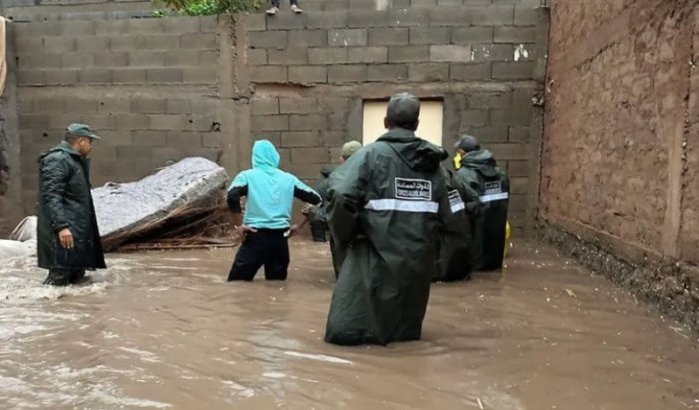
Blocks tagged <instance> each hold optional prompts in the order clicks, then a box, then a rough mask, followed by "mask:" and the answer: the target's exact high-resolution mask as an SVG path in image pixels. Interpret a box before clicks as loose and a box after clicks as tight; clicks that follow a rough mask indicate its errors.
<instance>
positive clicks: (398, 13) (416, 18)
mask: <svg viewBox="0 0 699 410" xmlns="http://www.w3.org/2000/svg"><path fill="white" fill-rule="evenodd" d="M429 13H430V10H428V9H424V8H407V9H391V10H389V12H388V15H387V16H386V26H387V27H421V26H428V25H429V21H430V20H429Z"/></svg>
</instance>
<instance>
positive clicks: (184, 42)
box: [180, 33, 218, 50]
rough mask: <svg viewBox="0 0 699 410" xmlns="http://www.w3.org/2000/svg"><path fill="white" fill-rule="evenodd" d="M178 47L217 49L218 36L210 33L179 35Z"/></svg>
mask: <svg viewBox="0 0 699 410" xmlns="http://www.w3.org/2000/svg"><path fill="white" fill-rule="evenodd" d="M180 47H182V48H196V49H197V50H205V49H208V50H216V49H218V38H217V37H216V35H215V34H210V33H190V34H183V35H182V36H181V37H180Z"/></svg>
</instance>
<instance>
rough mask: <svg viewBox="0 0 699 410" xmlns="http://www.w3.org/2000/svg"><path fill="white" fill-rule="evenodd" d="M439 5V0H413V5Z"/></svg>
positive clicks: (411, 3)
mask: <svg viewBox="0 0 699 410" xmlns="http://www.w3.org/2000/svg"><path fill="white" fill-rule="evenodd" d="M436 5H437V0H412V1H411V2H410V6H411V7H434V6H436Z"/></svg>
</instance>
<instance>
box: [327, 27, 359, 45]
mask: <svg viewBox="0 0 699 410" xmlns="http://www.w3.org/2000/svg"><path fill="white" fill-rule="evenodd" d="M367 43H368V34H367V30H366V29H333V30H328V45H329V46H331V47H358V46H366V45H367Z"/></svg>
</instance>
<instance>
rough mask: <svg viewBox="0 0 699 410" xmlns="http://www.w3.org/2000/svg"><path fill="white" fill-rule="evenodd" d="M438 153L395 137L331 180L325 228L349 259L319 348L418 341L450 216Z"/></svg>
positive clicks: (410, 137) (400, 132)
mask: <svg viewBox="0 0 699 410" xmlns="http://www.w3.org/2000/svg"><path fill="white" fill-rule="evenodd" d="M446 157H447V154H446V152H445V151H444V150H442V149H441V148H439V147H437V146H435V145H433V144H430V143H428V142H426V141H424V140H421V139H419V138H417V137H415V134H414V133H413V132H412V131H408V130H405V129H394V130H391V131H389V132H388V133H387V134H384V135H383V136H382V137H381V138H379V140H378V141H377V142H375V143H373V144H369V145H367V146H366V147H365V148H363V149H362V150H361V151H359V152H357V153H356V154H354V155H352V157H350V158H349V159H348V160H347V162H345V163H344V164H343V165H341V166H340V167H338V168H337V169H336V170H335V171H334V172H333V173H332V174H331V175H330V180H329V184H330V189H329V192H328V205H327V212H328V223H329V225H330V231H331V233H332V236H333V238H334V241H335V242H336V244H337V245H338V246H339V247H341V248H342V249H345V250H346V251H347V257H346V259H345V260H344V263H343V264H342V268H341V271H340V277H339V278H338V282H337V285H336V287H335V291H334V293H333V297H332V302H331V305H330V312H329V314H328V322H327V327H326V333H325V340H326V341H327V342H330V343H335V344H340V345H357V344H382V345H385V344H388V343H390V342H395V341H405V340H417V339H419V338H420V334H421V331H422V320H423V318H424V316H425V311H426V308H427V300H428V298H429V291H430V283H431V280H432V278H433V277H434V276H435V275H436V273H437V269H438V251H439V249H438V246H439V229H440V226H441V225H443V224H444V221H445V220H446V218H447V215H448V214H449V213H450V212H451V210H450V206H449V198H448V194H447V188H446V186H445V183H444V178H443V177H442V175H441V172H440V167H439V163H440V161H442V160H444V159H445V158H446Z"/></svg>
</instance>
